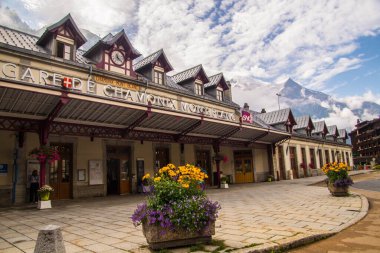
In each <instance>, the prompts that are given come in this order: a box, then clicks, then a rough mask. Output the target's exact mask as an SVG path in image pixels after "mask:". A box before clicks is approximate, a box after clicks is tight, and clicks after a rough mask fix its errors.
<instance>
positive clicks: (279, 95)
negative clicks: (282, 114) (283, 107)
mask: <svg viewBox="0 0 380 253" xmlns="http://www.w3.org/2000/svg"><path fill="white" fill-rule="evenodd" d="M276 96H277V98H278V110H280V97H281V96H282V95H281V94H280V93H276Z"/></svg>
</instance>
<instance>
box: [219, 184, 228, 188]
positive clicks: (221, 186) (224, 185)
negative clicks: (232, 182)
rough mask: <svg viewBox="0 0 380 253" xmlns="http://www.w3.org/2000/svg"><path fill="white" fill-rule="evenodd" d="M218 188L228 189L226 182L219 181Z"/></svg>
mask: <svg viewBox="0 0 380 253" xmlns="http://www.w3.org/2000/svg"><path fill="white" fill-rule="evenodd" d="M220 188H222V189H228V184H227V183H220Z"/></svg>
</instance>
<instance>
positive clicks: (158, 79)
mask: <svg viewBox="0 0 380 253" xmlns="http://www.w3.org/2000/svg"><path fill="white" fill-rule="evenodd" d="M154 82H155V83H158V84H164V73H163V72H160V71H157V70H155V71H154Z"/></svg>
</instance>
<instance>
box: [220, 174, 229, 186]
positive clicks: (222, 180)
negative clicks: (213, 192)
mask: <svg viewBox="0 0 380 253" xmlns="http://www.w3.org/2000/svg"><path fill="white" fill-rule="evenodd" d="M220 188H222V189H228V178H227V177H226V176H223V177H221V178H220Z"/></svg>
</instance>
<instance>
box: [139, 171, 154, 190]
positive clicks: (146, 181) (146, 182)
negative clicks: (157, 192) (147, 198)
mask: <svg viewBox="0 0 380 253" xmlns="http://www.w3.org/2000/svg"><path fill="white" fill-rule="evenodd" d="M152 183H153V180H152V178H151V177H150V174H149V173H147V174H145V175H144V176H143V177H142V180H141V184H142V189H143V192H144V193H149V192H151V190H152Z"/></svg>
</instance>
